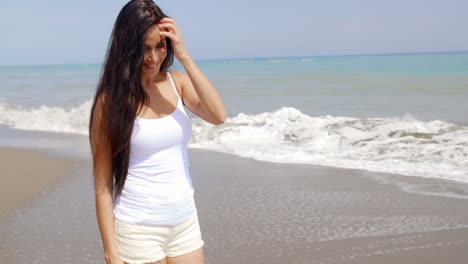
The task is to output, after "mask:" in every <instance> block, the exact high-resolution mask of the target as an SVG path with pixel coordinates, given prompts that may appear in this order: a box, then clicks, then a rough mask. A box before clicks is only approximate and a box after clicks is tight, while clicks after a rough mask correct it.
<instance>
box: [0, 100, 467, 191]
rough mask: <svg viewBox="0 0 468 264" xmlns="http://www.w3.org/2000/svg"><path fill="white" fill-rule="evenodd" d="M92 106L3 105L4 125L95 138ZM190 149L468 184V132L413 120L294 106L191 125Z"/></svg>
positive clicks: (0, 106)
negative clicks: (310, 113)
mask: <svg viewBox="0 0 468 264" xmlns="http://www.w3.org/2000/svg"><path fill="white" fill-rule="evenodd" d="M91 103H92V102H91V100H87V101H85V102H83V103H82V104H80V105H77V106H75V107H71V108H68V109H65V108H62V107H57V106H41V107H38V108H25V107H23V106H18V105H12V104H9V103H8V102H5V101H0V124H3V125H7V126H9V127H11V128H15V129H26V130H41V131H50V132H62V133H73V134H82V135H87V134H88V122H89V115H90V109H91ZM192 125H193V126H192V127H193V136H192V139H191V141H190V143H189V147H193V148H201V149H209V150H215V151H220V152H226V153H232V154H235V155H238V156H242V157H249V158H254V159H257V160H263V161H270V162H279V163H306V164H317V165H326V166H333V167H343V168H356V169H366V170H370V171H378V172H391V173H399V174H403V175H413V176H422V177H435V178H443V179H449V180H456V181H462V182H468V127H464V126H460V125H456V124H451V123H447V122H444V121H439V120H434V121H430V122H422V121H418V120H416V119H414V118H413V117H412V116H411V115H410V114H407V115H405V116H403V117H394V118H365V119H359V118H353V117H340V116H329V115H327V116H317V117H313V116H308V115H306V114H303V113H301V112H300V111H299V110H297V109H295V108H292V107H282V108H280V109H279V110H277V111H274V112H266V113H261V114H256V115H248V114H244V113H240V114H238V115H237V116H235V117H231V118H228V119H227V120H226V122H225V123H224V124H222V125H218V126H214V125H211V124H209V123H207V122H205V121H203V120H201V119H199V118H195V119H193V120H192Z"/></svg>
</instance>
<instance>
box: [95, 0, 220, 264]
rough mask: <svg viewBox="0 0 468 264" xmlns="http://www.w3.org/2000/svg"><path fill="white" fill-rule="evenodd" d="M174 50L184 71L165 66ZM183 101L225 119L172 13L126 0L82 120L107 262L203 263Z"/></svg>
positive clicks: (141, 0)
mask: <svg viewBox="0 0 468 264" xmlns="http://www.w3.org/2000/svg"><path fill="white" fill-rule="evenodd" d="M174 56H175V57H176V58H177V59H178V60H179V61H180V62H181V64H182V65H183V67H184V68H185V70H186V72H187V73H188V76H187V75H186V74H185V73H182V72H179V71H171V72H169V71H168V68H169V67H170V66H171V65H172V62H173V59H174ZM184 105H185V106H186V107H187V108H188V109H190V111H192V112H193V113H194V114H195V115H197V116H199V117H200V118H202V119H204V120H205V121H207V122H210V123H212V124H215V125H218V124H221V123H223V122H224V120H225V119H226V109H225V107H224V104H223V102H222V100H221V97H220V95H219V94H218V92H217V91H216V89H215V88H214V87H213V86H212V85H211V83H210V82H209V80H208V79H207V78H206V77H205V75H204V74H203V73H202V72H201V71H200V69H199V68H198V66H197V65H196V64H195V62H194V61H193V60H192V58H191V57H190V55H189V53H188V52H187V50H186V48H185V46H184V43H183V41H182V37H181V32H180V30H179V28H178V26H177V24H176V22H175V20H174V19H172V18H169V17H167V16H166V15H165V14H164V13H163V12H162V11H161V9H160V8H159V7H158V6H156V4H154V3H153V2H152V1H151V0H134V1H130V2H129V3H127V4H126V5H125V6H124V7H123V9H122V10H121V11H120V13H119V15H118V17H117V20H116V22H115V25H114V29H113V31H112V36H111V39H110V42H109V47H108V51H107V55H106V60H105V63H104V66H103V70H102V75H101V77H100V81H99V84H98V87H97V91H96V95H95V98H94V102H93V106H92V110H91V118H90V126H89V132H90V144H91V149H92V154H93V172H94V187H95V194H96V214H97V220H98V225H99V229H100V233H101V238H102V241H103V246H104V255H105V260H106V263H108V264H110V263H112V264H122V263H129V264H140V263H169V264H170V263H184V264H188V263H192V264H201V263H204V261H203V249H202V246H203V245H204V242H203V240H202V237H201V233H200V226H199V222H198V216H197V210H196V206H195V202H194V197H193V192H194V191H193V186H192V181H191V177H190V172H189V169H188V166H189V164H188V158H187V143H188V141H189V139H190V136H191V134H192V130H191V123H190V119H189V118H188V116H187V112H186V111H185V109H184V107H183V106H184Z"/></svg>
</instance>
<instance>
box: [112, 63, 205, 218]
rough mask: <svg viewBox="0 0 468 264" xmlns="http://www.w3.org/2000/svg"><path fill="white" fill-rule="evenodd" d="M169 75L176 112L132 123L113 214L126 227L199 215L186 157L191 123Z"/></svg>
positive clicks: (137, 118) (139, 119) (136, 120)
mask: <svg viewBox="0 0 468 264" xmlns="http://www.w3.org/2000/svg"><path fill="white" fill-rule="evenodd" d="M167 75H168V77H169V80H170V82H171V84H172V87H173V88H174V92H175V93H176V95H177V107H176V109H175V111H174V112H172V113H171V114H170V115H167V116H164V117H161V118H157V119H145V118H140V117H138V116H137V117H136V119H135V122H134V124H133V133H132V137H131V140H130V163H129V168H128V174H127V179H126V181H125V184H124V187H123V189H122V193H121V195H120V196H119V197H117V198H116V199H115V201H114V216H115V217H116V218H117V219H119V220H122V221H125V222H128V223H133V224H145V225H168V226H174V225H177V224H179V223H181V222H183V221H185V220H187V219H189V218H190V216H192V215H193V214H194V213H196V212H197V209H196V206H195V201H194V196H193V195H194V189H193V186H192V180H191V177H190V171H189V160H188V157H187V144H188V141H189V139H190V137H191V135H192V124H191V121H190V119H189V117H188V115H187V113H186V112H185V109H184V107H183V104H182V99H181V98H180V96H179V94H178V92H177V89H176V86H175V83H174V80H173V79H172V77H171V75H170V73H169V72H167ZM114 189H116V188H114Z"/></svg>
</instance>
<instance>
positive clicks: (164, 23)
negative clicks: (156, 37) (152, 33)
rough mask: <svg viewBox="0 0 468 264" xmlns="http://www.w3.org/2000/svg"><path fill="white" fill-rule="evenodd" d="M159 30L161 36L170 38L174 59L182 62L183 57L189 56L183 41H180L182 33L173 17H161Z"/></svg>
mask: <svg viewBox="0 0 468 264" xmlns="http://www.w3.org/2000/svg"><path fill="white" fill-rule="evenodd" d="M159 30H160V34H161V36H163V37H168V38H170V39H171V44H172V48H173V50H174V55H175V57H176V59H178V60H179V61H180V62H182V61H183V60H184V59H186V58H188V57H189V54H188V52H187V49H186V48H185V45H184V42H183V41H182V33H181V31H180V29H179V27H178V26H177V24H176V22H175V20H174V19H173V18H170V17H164V18H163V19H161V21H160V22H159Z"/></svg>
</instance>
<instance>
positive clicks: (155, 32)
mask: <svg viewBox="0 0 468 264" xmlns="http://www.w3.org/2000/svg"><path fill="white" fill-rule="evenodd" d="M166 53H167V47H166V39H165V37H162V36H160V35H159V27H158V25H157V24H154V25H152V26H151V27H150V28H149V29H148V32H146V36H145V57H144V61H143V66H142V73H143V74H144V75H146V76H147V77H149V78H151V77H155V76H156V75H158V73H159V69H160V68H161V64H162V62H163V61H164V58H166Z"/></svg>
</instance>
